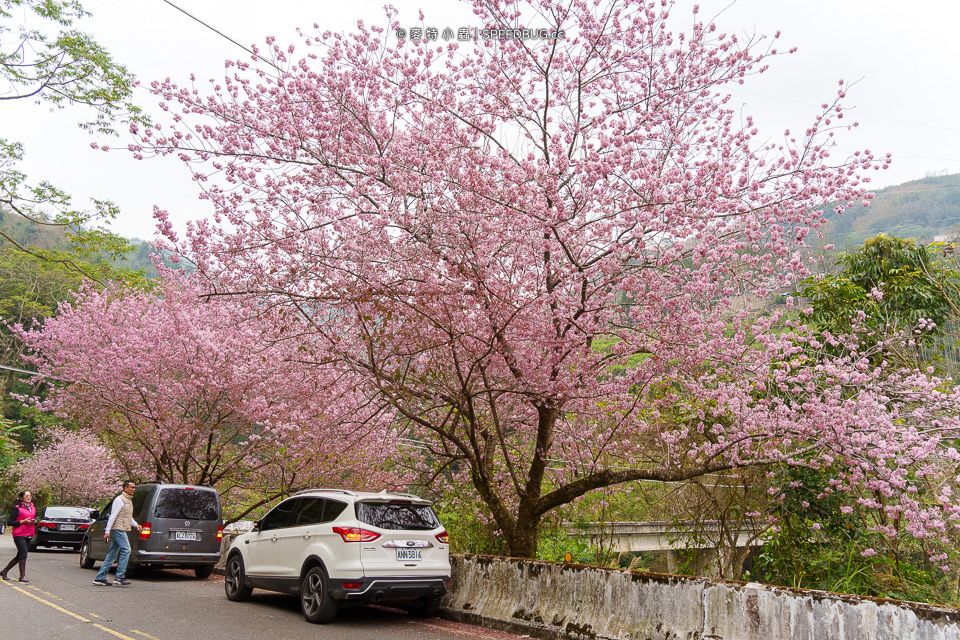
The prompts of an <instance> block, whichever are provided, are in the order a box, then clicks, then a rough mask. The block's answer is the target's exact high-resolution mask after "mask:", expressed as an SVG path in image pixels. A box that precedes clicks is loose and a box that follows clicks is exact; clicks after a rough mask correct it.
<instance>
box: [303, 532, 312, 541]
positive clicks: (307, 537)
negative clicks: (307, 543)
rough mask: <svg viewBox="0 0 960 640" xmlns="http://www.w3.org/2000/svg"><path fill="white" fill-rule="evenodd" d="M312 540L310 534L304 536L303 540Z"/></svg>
mask: <svg viewBox="0 0 960 640" xmlns="http://www.w3.org/2000/svg"><path fill="white" fill-rule="evenodd" d="M310 538H311V536H310V534H309V533H305V534H303V539H304V540H309V539H310Z"/></svg>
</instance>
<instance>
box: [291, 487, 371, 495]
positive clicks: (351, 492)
mask: <svg viewBox="0 0 960 640" xmlns="http://www.w3.org/2000/svg"><path fill="white" fill-rule="evenodd" d="M316 491H330V492H332V493H343V494H345V495H348V496H355V495H357V492H356V491H350V490H348V489H327V488H320V489H304V490H303V491H297V492H296V493H295V494H293V495H295V496H298V495H300V494H301V493H314V492H316Z"/></svg>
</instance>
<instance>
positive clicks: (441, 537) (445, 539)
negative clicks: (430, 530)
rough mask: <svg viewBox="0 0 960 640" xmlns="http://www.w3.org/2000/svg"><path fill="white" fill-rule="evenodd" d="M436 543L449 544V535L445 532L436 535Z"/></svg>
mask: <svg viewBox="0 0 960 640" xmlns="http://www.w3.org/2000/svg"><path fill="white" fill-rule="evenodd" d="M437 541H438V542H442V543H443V544H450V534H449V533H447V532H446V531H444V532H442V533H438V534H437Z"/></svg>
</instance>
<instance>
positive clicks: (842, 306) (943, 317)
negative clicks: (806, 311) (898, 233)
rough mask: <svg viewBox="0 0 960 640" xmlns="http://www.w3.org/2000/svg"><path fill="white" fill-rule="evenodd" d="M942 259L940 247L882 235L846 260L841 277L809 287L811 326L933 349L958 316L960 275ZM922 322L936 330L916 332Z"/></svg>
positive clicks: (870, 341) (806, 294) (829, 277)
mask: <svg viewBox="0 0 960 640" xmlns="http://www.w3.org/2000/svg"><path fill="white" fill-rule="evenodd" d="M941 255H942V254H941V251H940V249H939V248H937V247H935V248H934V249H933V250H932V251H931V250H930V249H928V248H927V247H926V246H924V245H923V244H918V243H915V242H914V241H912V240H904V239H901V238H894V237H890V236H885V235H879V236H877V237H875V238H871V239H869V240H867V241H866V242H865V243H864V245H863V247H862V248H861V249H860V250H858V251H857V252H855V253H853V254H850V255H847V256H843V257H842V258H841V259H840V263H841V264H842V265H843V270H842V271H841V272H840V273H839V274H837V275H827V276H823V277H820V278H811V279H808V280H807V281H805V283H804V284H805V286H804V288H803V290H802V292H801V295H803V296H804V297H806V298H808V299H809V300H810V302H811V307H812V314H811V319H812V321H813V322H814V323H816V324H817V325H818V326H820V327H821V328H823V329H827V330H829V331H830V332H832V333H834V334H846V333H853V332H855V331H856V329H857V328H858V327H859V328H863V329H866V330H867V334H866V335H864V336H863V340H864V343H865V345H870V344H875V343H877V342H879V341H881V340H883V341H887V340H888V339H890V338H891V337H892V336H894V335H896V334H897V333H900V332H904V331H909V332H912V333H913V336H912V341H913V345H914V346H920V345H923V344H928V343H930V342H931V341H933V340H934V339H936V338H937V337H938V336H941V335H943V332H944V330H945V326H946V324H947V322H948V320H949V319H950V318H953V317H955V316H956V313H957V305H956V302H955V301H954V296H955V295H956V294H958V293H960V288H958V287H957V285H956V283H957V281H958V279H960V273H958V272H957V270H956V268H955V266H956V265H955V264H954V263H952V262H951V261H944V260H942V259H938V258H939V257H940V256H941ZM875 290H876V291H878V292H879V293H880V294H882V295H879V296H877V295H874V293H873V292H874V291H875ZM922 320H923V321H932V322H933V323H934V326H932V327H931V326H930V325H924V326H923V327H922V330H921V331H914V330H915V329H917V328H918V327H920V323H921V321H922Z"/></svg>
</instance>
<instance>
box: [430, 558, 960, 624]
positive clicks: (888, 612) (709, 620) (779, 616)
mask: <svg viewBox="0 0 960 640" xmlns="http://www.w3.org/2000/svg"><path fill="white" fill-rule="evenodd" d="M450 561H451V564H452V565H453V589H452V592H451V593H450V594H448V595H447V596H446V597H445V598H444V601H443V609H442V612H443V615H444V617H447V618H451V619H454V620H459V621H463V622H470V623H473V624H481V625H484V626H488V627H493V628H499V629H504V630H509V631H514V632H518V633H524V634H529V635H531V636H534V637H539V638H583V639H588V638H589V639H603V638H617V639H620V640H654V639H656V640H674V639H690V640H693V639H697V640H707V639H710V640H760V639H762V640H794V639H796V640H831V639H834V638H835V639H837V640H861V639H862V640H948V639H949V640H960V610H958V609H953V608H946V607H934V606H931V605H925V604H918V603H913V602H901V601H894V600H881V599H876V598H861V597H856V596H844V595H839V594H834V593H828V592H823V591H806V590H800V589H786V588H780V587H769V586H765V585H761V584H756V583H740V582H730V581H722V580H711V579H707V578H690V577H684V576H671V575H660V574H654V573H640V572H630V571H624V570H617V569H602V568H597V567H588V566H583V565H576V564H563V563H554V562H540V561H531V560H519V559H515V558H499V557H495V556H477V555H456V556H453V557H451V560H450Z"/></svg>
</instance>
